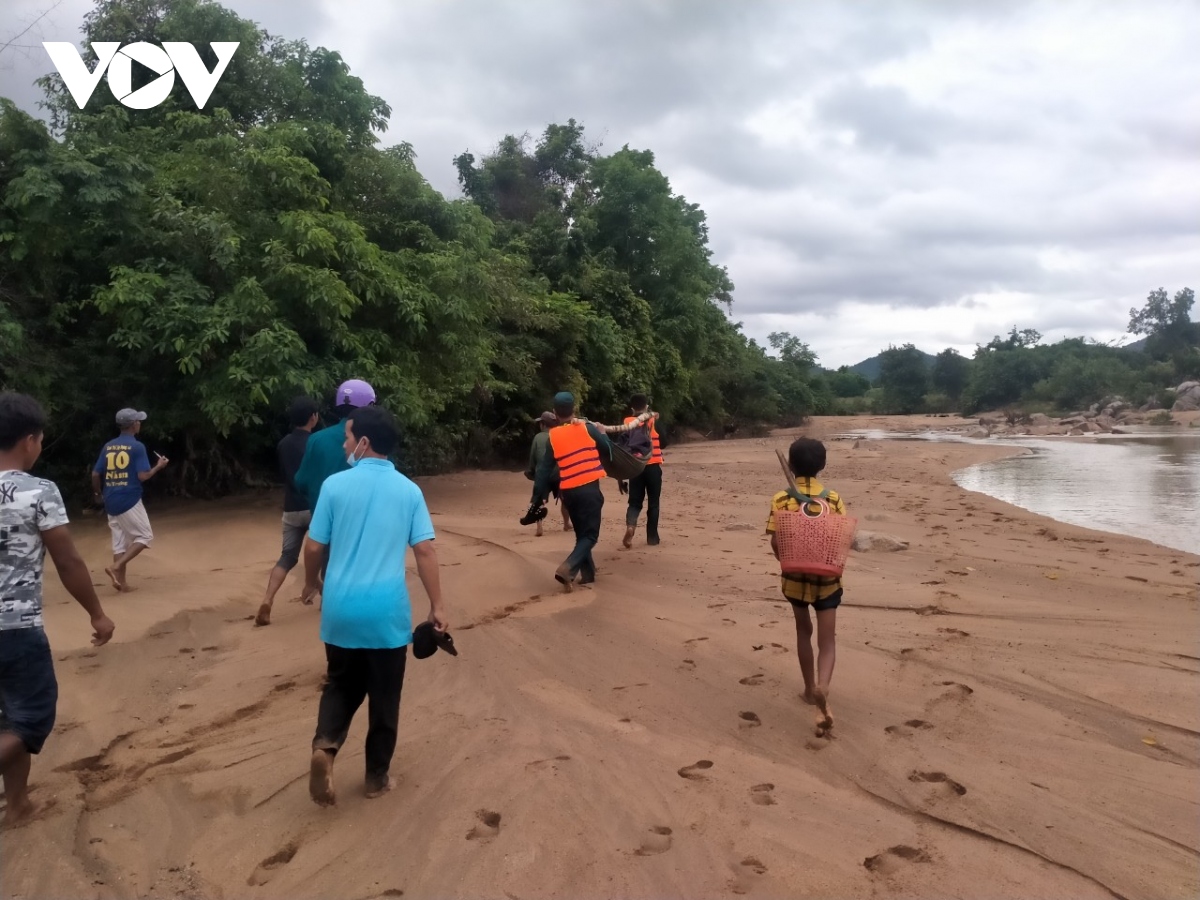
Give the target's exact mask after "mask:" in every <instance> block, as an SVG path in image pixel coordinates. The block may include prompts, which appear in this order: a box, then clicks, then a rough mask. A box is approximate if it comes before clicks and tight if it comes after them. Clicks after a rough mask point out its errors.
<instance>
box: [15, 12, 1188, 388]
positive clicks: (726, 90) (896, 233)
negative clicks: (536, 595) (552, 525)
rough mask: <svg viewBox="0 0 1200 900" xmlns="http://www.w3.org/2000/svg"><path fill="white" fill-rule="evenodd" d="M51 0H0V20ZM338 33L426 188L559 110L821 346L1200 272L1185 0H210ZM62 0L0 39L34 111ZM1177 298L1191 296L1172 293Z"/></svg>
mask: <svg viewBox="0 0 1200 900" xmlns="http://www.w3.org/2000/svg"><path fill="white" fill-rule="evenodd" d="M52 4H53V0H2V5H0V44H3V43H4V42H6V41H10V40H12V39H13V37H14V36H15V35H17V34H18V33H19V32H20V31H21V30H22V29H24V28H25V27H26V26H28V25H29V24H30V23H31V22H33V21H34V19H35V18H36V17H37V15H38V14H39V13H40V12H42V11H44V10H45V9H46V8H47V7H49V6H51V5H52ZM224 5H226V6H228V7H230V8H232V9H234V10H236V11H237V12H238V13H239V14H241V15H243V16H245V17H247V18H250V19H254V20H255V21H257V22H259V23H260V24H262V25H263V26H265V27H266V28H267V29H268V30H269V31H271V32H272V33H276V34H280V35H283V36H286V37H304V38H306V39H308V41H309V42H310V43H311V44H315V45H324V46H327V47H330V48H332V49H335V50H338V51H340V52H341V53H342V55H343V56H344V57H345V59H346V60H347V62H348V63H349V64H350V66H351V68H352V70H353V71H354V73H355V74H357V75H359V76H361V77H362V78H363V80H364V81H365V82H366V85H367V88H368V89H369V90H370V91H371V92H372V93H375V94H379V95H381V96H382V97H383V98H384V99H385V100H386V101H387V102H388V103H389V104H390V105H391V107H392V110H393V113H392V120H391V127H390V128H389V130H388V132H387V133H386V134H385V135H384V143H394V142H398V141H401V140H406V141H409V142H411V143H412V144H413V145H414V147H415V148H416V152H417V157H418V159H417V161H418V165H419V166H420V168H421V171H422V172H423V173H424V174H425V176H426V177H427V178H428V179H429V180H430V182H431V183H432V184H433V185H434V186H435V187H437V188H438V189H440V190H441V191H443V192H444V193H446V194H447V195H448V196H457V195H458V185H457V182H456V178H455V172H454V168H453V165H452V163H451V160H452V158H453V157H454V156H455V155H456V154H458V153H460V152H462V151H463V150H470V151H471V152H473V153H474V154H475V155H476V156H477V157H478V156H481V155H484V154H486V153H487V152H488V151H489V150H490V149H491V148H492V147H493V146H494V145H495V143H496V142H497V140H498V139H499V138H500V137H501V136H503V135H504V134H507V133H515V134H520V133H522V132H525V131H528V132H530V133H531V134H533V135H537V134H539V133H540V132H541V130H542V129H543V128H544V127H545V126H546V124H548V123H550V122H565V121H566V120H567V119H568V118H571V117H574V118H575V119H577V120H579V121H581V122H582V123H583V124H584V125H585V126H586V127H587V129H588V133H589V135H590V137H591V138H592V139H599V140H602V141H603V148H604V149H605V150H607V151H610V152H611V151H614V150H617V149H620V147H621V146H622V145H624V144H629V145H630V146H632V147H635V148H638V149H649V150H652V151H653V152H654V154H655V157H656V159H657V162H658V165H659V167H660V168H661V169H662V170H663V171H664V172H665V173H666V174H667V176H668V177H669V178H670V179H671V183H672V185H673V187H674V189H675V190H676V191H677V192H678V193H681V194H683V195H684V196H686V197H687V199H688V200H689V201H691V202H695V203H699V204H700V205H701V207H703V209H704V210H705V211H706V212H707V214H708V219H709V226H710V231H711V245H712V248H713V251H714V257H715V259H716V260H717V261H718V262H719V263H721V264H723V265H726V266H727V267H728V269H729V272H730V275H731V276H732V278H733V281H734V284H735V285H736V290H735V292H734V307H733V314H734V318H735V319H736V320H738V321H741V322H743V323H744V325H745V329H746V331H747V333H749V334H750V335H751V336H753V337H756V338H758V339H759V340H760V341H763V342H765V337H766V335H767V334H768V333H769V332H771V331H776V330H784V331H791V332H792V333H794V334H796V335H798V336H799V337H800V338H801V339H802V340H804V341H806V342H808V343H809V344H810V345H811V346H812V347H813V349H814V350H816V352H817V353H818V355H819V357H820V361H821V363H822V364H824V365H829V366H836V365H840V364H850V363H854V362H857V361H859V360H861V359H863V358H865V357H868V356H871V355H873V354H874V353H876V352H877V351H878V350H880V349H882V348H883V347H886V346H887V345H888V344H889V343H897V344H899V343H903V342H907V341H911V342H913V343H915V344H916V345H917V346H918V347H921V348H922V349H924V350H928V351H930V352H936V351H938V350H940V349H942V348H943V347H946V346H955V347H957V348H959V349H960V350H961V351H963V352H964V353H970V352H972V351H973V349H974V346H975V344H976V343H977V342H986V341H987V340H989V339H990V338H991V337H992V335H994V334H996V333H998V332H1006V331H1007V330H1008V329H1009V328H1010V327H1011V326H1014V325H1015V326H1017V327H1018V328H1036V329H1038V330H1039V331H1041V332H1042V333H1043V334H1045V335H1046V336H1047V338H1049V339H1057V338H1060V337H1064V336H1072V335H1088V336H1091V337H1095V338H1098V339H1102V340H1111V339H1118V338H1120V336H1121V334H1122V332H1123V331H1124V328H1125V325H1126V324H1127V321H1128V311H1129V308H1130V307H1131V306H1138V307H1140V306H1141V305H1142V303H1143V302H1144V300H1145V297H1146V294H1147V293H1148V292H1149V291H1150V290H1152V289H1154V288H1157V287H1159V286H1162V287H1165V288H1167V290H1168V291H1169V292H1170V293H1172V294H1173V293H1174V292H1175V291H1176V290H1178V289H1179V288H1181V287H1184V286H1190V287H1192V288H1194V289H1198V290H1200V277H1197V276H1198V274H1200V53H1197V52H1196V38H1197V36H1198V35H1200V2H1195V0H1161V2H1156V0H1138V2H1122V0H1090V2H1086V3H1072V2H1069V0H1047V2H1018V0H1005V2H993V0H978V2H975V0H955V2H936V0H921V2H918V0H886V2H878V3H870V2H857V0H854V2H845V0H842V2H803V0H780V2H773V0H761V2H760V0H719V2H718V0H289V2H284V0H279V2H271V0H226V2H225V4H224ZM90 6H91V3H90V2H89V0H61V2H60V3H59V4H58V6H57V7H56V8H54V9H53V11H52V12H50V14H49V15H47V16H46V17H44V18H43V19H42V20H41V21H40V22H37V23H36V24H35V25H34V27H33V28H32V29H30V30H29V32H28V33H27V34H25V35H24V36H23V37H21V38H19V39H18V40H17V41H16V42H15V43H16V44H17V45H19V46H10V47H8V48H7V49H5V50H3V51H2V52H0V93H2V94H4V95H6V96H10V97H13V98H14V99H16V100H17V102H18V103H19V104H20V105H21V106H22V107H23V108H25V109H28V110H30V111H36V110H35V103H36V100H37V98H38V96H39V95H38V93H37V91H36V89H35V88H34V87H32V85H31V82H32V81H33V79H34V78H36V77H37V76H39V75H41V74H43V73H44V72H46V71H49V69H50V62H49V59H48V57H47V56H46V54H45V52H44V51H43V50H42V48H41V46H40V43H39V42H40V41H44V40H47V41H49V40H69V41H76V42H77V41H78V39H79V34H78V28H79V23H80V21H81V18H82V15H83V13H84V12H85V11H86V10H87V9H89V8H90ZM1193 318H1200V313H1197V312H1195V311H1193Z"/></svg>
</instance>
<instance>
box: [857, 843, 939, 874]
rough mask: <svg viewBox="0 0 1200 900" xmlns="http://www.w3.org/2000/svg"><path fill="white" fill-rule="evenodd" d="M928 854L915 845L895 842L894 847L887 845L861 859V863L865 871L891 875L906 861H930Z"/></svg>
mask: <svg viewBox="0 0 1200 900" xmlns="http://www.w3.org/2000/svg"><path fill="white" fill-rule="evenodd" d="M931 861H932V860H930V858H929V854H928V853H926V852H925V851H924V850H920V849H918V848H917V847H909V846H907V845H906V844H897V845H896V846H894V847H888V848H887V849H886V850H884V851H883V852H882V853H877V854H876V855H875V856H868V857H867V858H866V859H864V860H863V865H864V866H866V868H867V871H869V872H875V873H876V874H879V875H892V874H894V873H895V872H898V871H900V870H901V869H902V868H903V867H904V866H905V864H907V863H927V862H931Z"/></svg>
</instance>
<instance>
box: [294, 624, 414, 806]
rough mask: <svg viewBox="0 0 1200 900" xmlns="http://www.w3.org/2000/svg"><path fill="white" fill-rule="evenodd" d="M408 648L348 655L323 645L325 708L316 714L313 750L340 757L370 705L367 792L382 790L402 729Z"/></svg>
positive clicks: (319, 709)
mask: <svg viewBox="0 0 1200 900" xmlns="http://www.w3.org/2000/svg"><path fill="white" fill-rule="evenodd" d="M407 659H408V647H396V648H394V649H391V650H349V649H347V648H345V647H337V646H334V645H333V644H326V645H325V660H326V662H327V663H328V669H327V672H326V681H325V688H324V689H323V690H322V691H321V705H320V707H318V709H317V734H316V736H315V737H314V738H313V749H314V750H329V751H332V752H333V753H337V751H338V750H340V749H341V747H342V744H344V743H345V742H346V734H347V733H348V732H349V731H350V722H351V721H353V719H354V714H355V713H356V712H358V708H359V707H360V706H362V702H363V698H364V697H365V698H366V699H367V746H366V756H367V788H368V789H371V788H376V787H381V786H382V785H383V784H384V783H385V782H386V781H387V777H388V769H389V768H390V767H391V765H392V754H393V753H395V752H396V734H397V731H398V729H399V725H400V692H401V691H402V690H403V689H404V664H405V662H406V661H407Z"/></svg>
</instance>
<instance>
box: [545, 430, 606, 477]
mask: <svg viewBox="0 0 1200 900" xmlns="http://www.w3.org/2000/svg"><path fill="white" fill-rule="evenodd" d="M550 450H551V452H552V453H553V454H554V460H555V462H557V463H558V478H559V482H558V486H559V488H560V489H561V490H564V491H569V490H570V489H571V488H577V487H583V485H585V484H591V483H592V482H593V481H599V480H600V479H601V478H603V477H604V466H602V465H601V464H600V451H599V450H598V449H597V448H596V442H595V441H594V440H592V436H591V435H590V434H588V430H587V425H585V424H584V423H583V422H572V423H571V424H569V425H556V426H555V427H553V428H551V429H550Z"/></svg>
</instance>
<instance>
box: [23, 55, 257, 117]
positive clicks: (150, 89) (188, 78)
mask: <svg viewBox="0 0 1200 900" xmlns="http://www.w3.org/2000/svg"><path fill="white" fill-rule="evenodd" d="M240 43H241V42H240V41H212V42H211V43H210V44H209V45H208V46H210V47H212V49H213V52H214V53H216V54H217V65H216V67H215V68H214V69H213V70H212V71H211V72H210V71H208V69H207V68H205V65H204V60H202V59H201V58H200V54H199V53H198V52H196V48H195V47H193V46H192V45H191V44H189V43H186V42H184V41H163V44H162V46H161V47H158V46H155V45H154V44H147V43H146V42H145V41H138V42H137V43H136V44H126V45H125V46H124V47H122V46H121V42H120V41H95V42H94V43H93V44H92V50H93V51H94V52H95V54H96V58H97V59H98V60H99V62H97V63H96V68H95V69H93V70H92V71H91V72H89V71H88V69H87V66H86V65H85V64H84V62H83V57H82V56H80V54H79V50H78V48H76V46H75V45H74V44H72V43H69V42H68V41H43V42H42V46H43V47H45V48H46V52H47V53H49V54H50V59H51V60H52V61H53V63H54V67H55V68H56V69H58V74H59V75H61V76H62V80H63V82H64V83H65V84H66V85H67V90H68V91H70V92H71V97H72V98H73V99H74V100H75V104H76V106H78V107H79V108H80V109H83V107H84V106H85V105H86V104H87V102H88V100H90V99H91V96H92V92H93V91H95V90H96V85H98V84H99V83H100V79H101V78H103V77H104V73H105V71H107V72H108V86H109V88H110V89H111V90H112V92H113V96H114V97H116V98H117V100H118V101H119V102H120V103H121V104H122V105H123V106H127V107H129V108H130V109H150V108H152V107H155V106H158V104H160V103H162V102H163V101H164V100H166V99H167V95H169V94H170V93H171V88H173V87H174V86H175V73H176V72H178V73H179V77H180V78H181V79H183V85H184V87H186V88H187V89H188V93H189V94H191V95H192V100H194V101H195V103H196V108H197V109H204V104H205V103H207V102H208V98H209V97H211V96H212V92H213V89H214V88H215V87H216V86H217V82H218V81H220V79H221V76H222V75H224V74H225V69H226V67H227V66H228V65H229V61H230V60H231V59H233V54H234V51H236V50H237V48H238V46H239V44H240ZM135 62H137V63H141V64H142V65H143V66H145V67H146V68H147V69H150V70H151V71H153V72H157V73H158V76H159V77H158V78H155V79H154V80H153V81H151V82H150V83H149V84H147V85H144V86H142V87H140V88H138V89H137V90H136V91H135V90H134V89H133V64H134V63H135Z"/></svg>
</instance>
